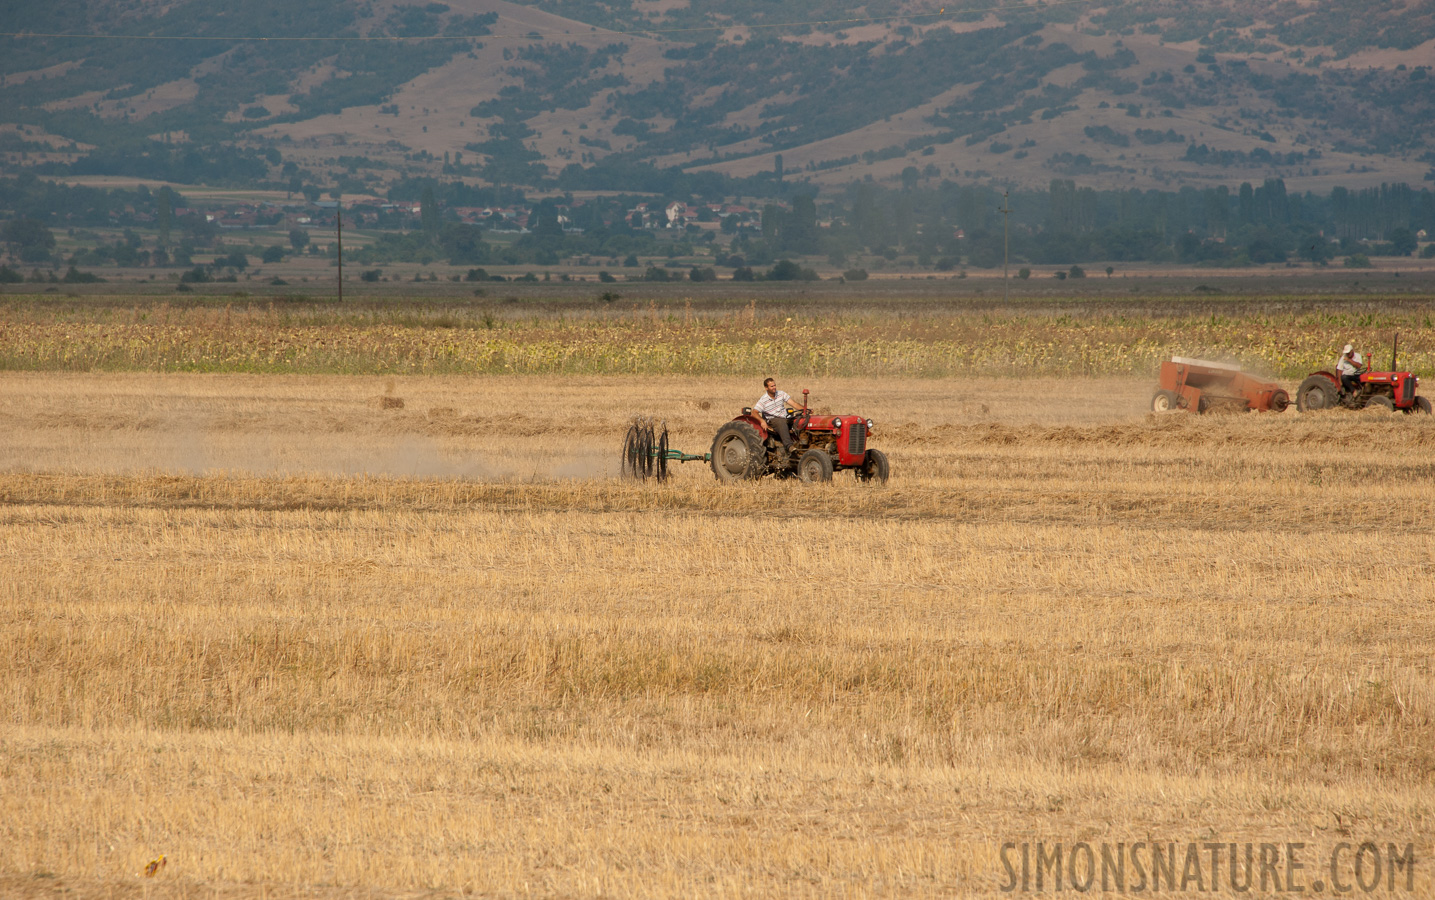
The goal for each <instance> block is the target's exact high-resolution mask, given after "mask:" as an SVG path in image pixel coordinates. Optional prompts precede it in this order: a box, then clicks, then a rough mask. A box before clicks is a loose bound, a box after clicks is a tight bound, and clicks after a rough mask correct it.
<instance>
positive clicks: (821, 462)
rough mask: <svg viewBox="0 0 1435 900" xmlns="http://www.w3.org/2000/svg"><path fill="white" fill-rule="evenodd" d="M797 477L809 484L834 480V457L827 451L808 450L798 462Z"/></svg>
mask: <svg viewBox="0 0 1435 900" xmlns="http://www.w3.org/2000/svg"><path fill="white" fill-rule="evenodd" d="M797 475H798V477H799V478H801V479H802V480H803V481H805V482H807V483H808V484H814V483H816V482H819V481H831V480H832V457H831V456H829V455H828V453H827V451H826V450H815V449H814V450H808V451H807V452H806V453H804V454H802V458H801V459H799V460H798V461H797Z"/></svg>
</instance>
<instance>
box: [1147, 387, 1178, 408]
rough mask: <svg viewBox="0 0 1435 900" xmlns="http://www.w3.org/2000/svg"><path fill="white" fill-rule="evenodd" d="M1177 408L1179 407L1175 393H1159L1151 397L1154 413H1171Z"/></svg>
mask: <svg viewBox="0 0 1435 900" xmlns="http://www.w3.org/2000/svg"><path fill="white" fill-rule="evenodd" d="M1176 408H1177V407H1176V392H1175V391H1157V392H1156V393H1154V394H1152V395H1151V411H1152V412H1158V413H1163V412H1170V411H1171V410H1173V409H1176Z"/></svg>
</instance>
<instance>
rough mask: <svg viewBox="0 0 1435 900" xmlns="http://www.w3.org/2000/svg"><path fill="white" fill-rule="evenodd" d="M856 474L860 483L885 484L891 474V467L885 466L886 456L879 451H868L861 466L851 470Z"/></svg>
mask: <svg viewBox="0 0 1435 900" xmlns="http://www.w3.org/2000/svg"><path fill="white" fill-rule="evenodd" d="M852 471H853V472H856V473H857V480H858V481H862V482H867V483H869V484H870V483H871V482H874V481H875V482H877V483H878V484H886V483H887V476H888V475H889V474H891V471H892V469H891V466H889V465H887V454H885V453H883V452H882V451H881V450H868V451H867V458H866V459H865V460H863V461H862V465H861V466H859V467H858V468H856V469H853V470H852Z"/></svg>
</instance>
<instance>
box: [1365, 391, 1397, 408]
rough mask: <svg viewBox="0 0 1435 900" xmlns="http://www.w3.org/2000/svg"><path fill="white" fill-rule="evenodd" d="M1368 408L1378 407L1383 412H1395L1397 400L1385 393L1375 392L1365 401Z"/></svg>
mask: <svg viewBox="0 0 1435 900" xmlns="http://www.w3.org/2000/svg"><path fill="white" fill-rule="evenodd" d="M1365 408H1366V409H1376V410H1381V411H1383V412H1395V401H1394V400H1391V399H1390V398H1389V397H1387V396H1385V395H1384V394H1373V395H1371V396H1370V398H1369V399H1367V400H1366V401H1365Z"/></svg>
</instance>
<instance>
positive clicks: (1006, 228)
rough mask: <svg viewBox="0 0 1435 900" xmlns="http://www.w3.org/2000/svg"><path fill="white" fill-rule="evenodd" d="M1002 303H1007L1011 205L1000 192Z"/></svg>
mask: <svg viewBox="0 0 1435 900" xmlns="http://www.w3.org/2000/svg"><path fill="white" fill-rule="evenodd" d="M999 212H1000V213H1001V214H1002V303H1006V302H1007V263H1008V260H1009V259H1010V258H1011V226H1010V224H1009V223H1010V222H1011V203H1010V202H1008V200H1007V192H1006V191H1002V208H1001V209H1000V210H999Z"/></svg>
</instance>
